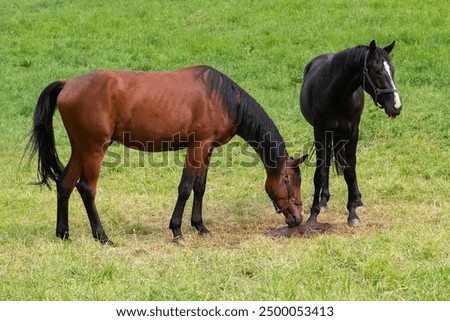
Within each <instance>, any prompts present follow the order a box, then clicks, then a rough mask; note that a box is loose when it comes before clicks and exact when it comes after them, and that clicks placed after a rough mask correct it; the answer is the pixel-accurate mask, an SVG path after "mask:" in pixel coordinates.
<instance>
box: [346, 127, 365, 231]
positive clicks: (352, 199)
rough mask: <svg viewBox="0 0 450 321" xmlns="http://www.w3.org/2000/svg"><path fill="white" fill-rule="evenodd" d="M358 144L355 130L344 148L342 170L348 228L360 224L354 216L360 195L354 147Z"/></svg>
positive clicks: (360, 203)
mask: <svg viewBox="0 0 450 321" xmlns="http://www.w3.org/2000/svg"><path fill="white" fill-rule="evenodd" d="M357 143H358V129H357V128H356V129H355V130H354V132H353V133H352V135H351V137H350V140H349V142H348V144H347V146H346V148H345V161H346V167H345V168H344V178H345V182H346V183H347V189H348V202H347V210H348V218H347V223H348V225H349V226H357V225H359V224H360V220H359V217H358V215H357V214H356V207H357V206H361V205H362V202H361V193H360V191H359V187H358V182H357V178H356V145H357Z"/></svg>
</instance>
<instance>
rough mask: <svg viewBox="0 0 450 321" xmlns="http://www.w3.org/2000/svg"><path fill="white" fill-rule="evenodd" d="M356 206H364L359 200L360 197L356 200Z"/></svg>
mask: <svg viewBox="0 0 450 321" xmlns="http://www.w3.org/2000/svg"><path fill="white" fill-rule="evenodd" d="M356 206H357V207H360V206H364V204H363V202H362V201H361V199H359V200H356Z"/></svg>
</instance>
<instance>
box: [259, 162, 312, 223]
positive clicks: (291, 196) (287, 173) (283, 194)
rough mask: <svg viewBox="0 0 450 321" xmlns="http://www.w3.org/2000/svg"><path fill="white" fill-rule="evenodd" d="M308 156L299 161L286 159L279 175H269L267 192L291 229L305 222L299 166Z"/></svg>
mask: <svg viewBox="0 0 450 321" xmlns="http://www.w3.org/2000/svg"><path fill="white" fill-rule="evenodd" d="M307 156H308V155H304V156H302V157H301V158H298V159H292V158H290V157H286V159H285V162H284V164H283V167H282V168H281V171H280V173H279V174H278V175H269V176H268V177H267V180H266V191H267V194H268V195H269V197H270V199H271V201H272V204H273V206H274V207H275V210H276V211H277V213H283V215H284V216H285V221H286V223H287V224H288V226H289V227H293V226H297V225H299V224H300V223H301V222H302V220H303V204H302V201H301V196H300V185H301V176H300V168H299V165H300V164H301V163H303V162H304V161H305V159H306V158H307Z"/></svg>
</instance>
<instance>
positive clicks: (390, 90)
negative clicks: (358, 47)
mask: <svg viewBox="0 0 450 321" xmlns="http://www.w3.org/2000/svg"><path fill="white" fill-rule="evenodd" d="M369 51H370V50H367V51H366V54H365V56H364V69H363V81H362V88H363V89H364V90H365V91H367V90H366V79H367V81H368V82H369V84H370V86H371V87H372V89H373V93H374V95H373V96H372V95H371V97H372V99H373V102H374V104H375V106H378V95H379V94H383V93H396V92H398V90H397V89H395V88H394V87H391V88H385V89H380V88H378V87H377V86H376V85H375V83H374V82H373V80H372V77H370V75H369V69H367V60H368V58H369Z"/></svg>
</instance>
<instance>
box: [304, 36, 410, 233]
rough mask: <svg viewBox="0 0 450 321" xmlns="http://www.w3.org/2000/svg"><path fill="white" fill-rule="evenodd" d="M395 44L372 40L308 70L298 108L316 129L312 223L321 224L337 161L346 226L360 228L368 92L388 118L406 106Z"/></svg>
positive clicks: (314, 63)
mask: <svg viewBox="0 0 450 321" xmlns="http://www.w3.org/2000/svg"><path fill="white" fill-rule="evenodd" d="M394 45H395V41H393V42H392V43H391V44H390V45H389V46H387V47H384V48H379V47H377V45H376V43H375V41H374V40H373V41H371V42H370V44H369V46H362V45H361V46H357V47H355V48H349V49H345V50H343V51H340V52H338V53H329V54H323V55H320V56H317V57H315V58H314V59H312V60H311V61H310V62H309V63H308V64H307V65H306V66H305V69H304V75H303V83H302V87H301V93H300V110H301V113H302V114H303V116H304V117H305V119H306V120H307V121H308V122H309V123H310V124H311V125H312V126H313V128H314V141H315V150H316V170H315V174H314V198H313V202H312V205H311V213H310V216H309V218H308V221H310V222H315V221H317V216H318V215H319V213H320V208H321V207H326V206H327V202H328V200H329V199H330V192H329V168H330V164H331V159H332V158H334V162H335V163H336V168H337V169H338V174H339V173H342V171H343V173H344V178H345V182H346V184H347V188H348V202H347V210H348V212H349V215H348V219H347V222H348V225H349V226H357V225H359V224H360V220H359V218H358V215H357V214H356V207H357V206H362V205H363V203H362V201H361V192H360V190H359V187H358V183H357V178H356V146H357V143H358V136H359V123H360V119H361V114H362V112H363V108H364V91H365V92H367V93H368V94H369V95H370V96H371V97H372V99H373V101H374V103H375V105H376V106H378V107H380V108H382V109H384V111H385V113H386V114H387V115H388V116H389V117H391V118H395V117H396V116H398V115H399V114H400V111H401V109H402V102H401V99H400V95H399V92H398V90H397V88H396V87H395V84H394V67H393V65H392V63H391V60H390V58H389V54H390V53H391V51H392V49H393V48H394Z"/></svg>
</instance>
